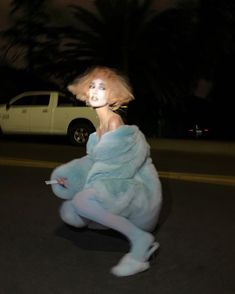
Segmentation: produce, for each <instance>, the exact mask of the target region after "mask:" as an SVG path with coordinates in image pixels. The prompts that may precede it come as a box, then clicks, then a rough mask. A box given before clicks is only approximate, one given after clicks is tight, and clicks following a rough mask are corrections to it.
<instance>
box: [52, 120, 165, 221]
mask: <svg viewBox="0 0 235 294" xmlns="http://www.w3.org/2000/svg"><path fill="white" fill-rule="evenodd" d="M149 149H150V148H149V145H148V143H147V142H146V140H145V137H144V135H143V134H142V132H141V131H140V130H139V129H138V127H137V126H128V125H124V126H122V127H120V128H118V129H117V130H114V131H110V132H107V133H105V134H104V135H103V136H102V137H101V138H100V139H99V138H98V137H97V134H96V133H92V134H91V135H90V137H89V140H88V143H87V155H86V156H84V157H82V158H79V159H74V160H72V161H70V162H68V163H66V164H63V165H62V166H59V167H57V168H56V169H55V170H54V171H53V173H52V175H51V179H57V178H60V177H65V178H67V179H68V181H67V183H66V187H63V186H61V185H57V184H55V185H52V190H53V192H54V193H55V194H56V195H57V196H58V197H60V198H62V199H72V198H73V197H74V196H75V195H76V194H77V193H78V192H80V191H82V190H84V189H86V188H93V189H94V190H95V192H96V196H95V197H96V200H97V201H98V202H99V203H100V204H101V205H102V206H103V207H104V208H105V209H107V210H109V211H110V212H112V213H115V214H119V215H122V216H125V217H127V218H129V219H131V220H133V221H134V222H137V223H138V222H141V223H142V224H144V222H148V221H149V220H152V219H154V218H155V219H156V222H157V218H158V215H159V212H160V208H161V202H162V193H161V184H160V181H159V177H158V173H157V171H156V169H155V167H154V165H153V164H152V160H151V158H150V151H149ZM139 220H141V221H139Z"/></svg>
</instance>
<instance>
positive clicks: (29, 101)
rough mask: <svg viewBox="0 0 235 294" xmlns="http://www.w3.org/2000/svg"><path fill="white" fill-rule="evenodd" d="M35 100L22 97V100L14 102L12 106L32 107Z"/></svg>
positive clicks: (29, 97)
mask: <svg viewBox="0 0 235 294" xmlns="http://www.w3.org/2000/svg"><path fill="white" fill-rule="evenodd" d="M32 104H33V100H32V97H31V96H25V97H21V98H20V99H18V100H16V101H14V102H13V103H12V104H11V106H31V105H32Z"/></svg>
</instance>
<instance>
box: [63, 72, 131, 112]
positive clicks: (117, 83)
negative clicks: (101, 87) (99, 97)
mask: <svg viewBox="0 0 235 294" xmlns="http://www.w3.org/2000/svg"><path fill="white" fill-rule="evenodd" d="M95 79H101V80H103V81H104V82H105V87H106V90H107V93H108V104H109V105H110V107H111V108H112V109H114V110H116V109H118V108H119V107H120V106H122V105H125V104H127V103H128V102H130V101H131V100H133V99H134V96H133V94H132V89H131V87H130V85H129V84H128V82H127V80H126V79H125V78H124V77H123V76H121V75H120V74H118V73H117V72H116V71H115V70H113V69H110V68H107V67H103V66H97V67H94V68H91V69H89V70H88V71H86V72H85V74H83V75H82V76H80V77H78V78H76V79H75V80H74V81H73V82H72V83H71V84H70V85H69V86H68V90H69V91H70V92H71V93H72V94H74V95H76V96H77V97H78V99H79V100H81V101H85V102H86V103H88V99H89V98H88V90H89V86H90V85H91V82H92V81H93V80H95Z"/></svg>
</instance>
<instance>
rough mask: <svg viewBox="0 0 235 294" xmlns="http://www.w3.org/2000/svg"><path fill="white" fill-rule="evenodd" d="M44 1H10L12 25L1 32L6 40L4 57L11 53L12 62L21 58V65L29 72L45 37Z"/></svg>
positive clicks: (45, 17) (45, 16)
mask: <svg viewBox="0 0 235 294" xmlns="http://www.w3.org/2000/svg"><path fill="white" fill-rule="evenodd" d="M44 2H45V0H12V2H11V12H10V15H11V17H12V19H13V25H12V26H11V27H10V28H9V29H7V30H5V31H4V32H2V36H3V37H4V38H5V39H6V40H8V43H7V46H6V47H5V56H7V54H8V53H9V51H13V55H11V56H14V59H15V60H14V61H16V59H17V58H21V63H22V64H24V63H25V67H26V68H27V69H28V70H29V71H31V70H33V69H34V65H35V63H36V60H37V55H38V52H39V51H40V47H41V44H42V40H43V38H45V35H46V28H45V22H46V20H47V15H46V14H45V13H44V10H43V9H44Z"/></svg>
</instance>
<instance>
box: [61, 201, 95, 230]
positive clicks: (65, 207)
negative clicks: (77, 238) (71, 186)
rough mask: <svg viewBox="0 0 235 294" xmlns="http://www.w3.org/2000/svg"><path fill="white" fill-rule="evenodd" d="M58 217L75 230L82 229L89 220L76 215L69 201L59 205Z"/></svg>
mask: <svg viewBox="0 0 235 294" xmlns="http://www.w3.org/2000/svg"><path fill="white" fill-rule="evenodd" d="M60 217H61V218H62V220H63V221H64V222H65V223H66V224H68V225H70V226H73V227H76V228H83V227H85V226H87V225H88V223H89V220H87V219H85V218H84V217H81V216H79V215H78V214H77V212H76V210H75V209H74V205H73V203H72V201H71V200H67V201H64V202H63V204H62V205H61V207H60Z"/></svg>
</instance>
